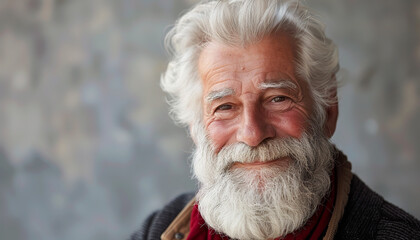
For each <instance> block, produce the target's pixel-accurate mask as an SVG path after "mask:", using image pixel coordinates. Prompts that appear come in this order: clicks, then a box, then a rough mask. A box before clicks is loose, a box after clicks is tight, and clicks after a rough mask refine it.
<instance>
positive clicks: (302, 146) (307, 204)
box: [193, 129, 334, 239]
mask: <svg viewBox="0 0 420 240" xmlns="http://www.w3.org/2000/svg"><path fill="white" fill-rule="evenodd" d="M201 131H202V132H201V134H199V135H200V136H199V137H198V138H197V139H196V140H198V142H197V147H196V149H195V151H194V155H193V171H194V176H195V177H196V178H197V179H198V180H199V182H200V189H199V192H198V194H197V196H196V198H197V201H198V206H199V211H200V214H201V215H202V217H203V218H204V220H205V222H206V223H207V224H208V225H209V226H210V227H211V228H213V229H214V230H216V232H218V233H221V234H225V235H227V236H229V237H230V238H234V239H270V238H278V237H281V236H283V237H284V236H285V235H287V234H288V233H291V232H293V231H295V230H297V229H299V228H300V227H302V226H303V225H304V224H305V223H306V221H307V220H308V219H309V218H310V217H311V216H312V215H313V214H314V212H315V211H316V209H317V207H318V205H319V204H320V203H321V201H322V198H323V197H324V196H325V194H326V193H327V191H328V190H329V187H330V173H331V170H332V167H333V151H334V150H333V149H334V148H333V145H332V144H331V143H330V142H329V140H328V139H327V138H326V137H325V136H324V135H323V134H322V132H321V131H319V129H315V131H314V132H315V133H313V134H311V136H309V135H307V134H303V136H302V137H301V138H300V139H293V138H287V139H273V140H268V141H264V142H263V143H262V144H260V145H259V146H258V147H255V148H251V147H249V146H247V145H246V144H243V143H236V144H233V145H230V146H226V147H224V148H223V149H222V150H221V151H220V152H219V153H218V154H215V151H214V149H213V147H212V146H211V144H210V142H209V141H208V140H207V138H206V137H205V134H204V129H201ZM285 156H288V157H290V159H292V160H291V161H290V162H289V163H288V165H287V166H286V167H285V166H284V165H274V166H272V165H270V167H261V168H257V169H246V168H231V166H232V164H233V163H234V162H241V163H249V162H254V161H256V160H258V161H261V162H264V161H270V160H274V159H278V158H282V157H285Z"/></svg>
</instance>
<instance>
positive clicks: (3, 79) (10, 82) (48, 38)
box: [0, 0, 420, 240]
mask: <svg viewBox="0 0 420 240" xmlns="http://www.w3.org/2000/svg"><path fill="white" fill-rule="evenodd" d="M192 2H193V1H191V0H190V1H186V0H184V1H182V0H177V1H174V0H172V1H168V0H159V1H158V0H121V1H111V0H102V1H99V0H91V1H85V0H56V1H54V0H14V1H11V0H0V239H18V240H19V239H34V240H38V239H39V240H41V239H42V240H50V239H51V240H52V239H63V240H65V239H69V240H70V239H82V240H83V239H98V240H99V239H101V240H106V239H110V240H111V239H124V238H126V237H128V236H129V234H130V233H131V232H133V231H134V230H135V229H136V228H138V226H139V225H140V223H141V222H142V220H143V219H144V218H145V217H146V215H147V214H149V213H150V212H151V211H152V210H154V209H156V208H158V207H160V206H162V204H163V203H165V202H167V201H168V200H169V199H171V198H172V197H174V196H176V195H177V194H178V193H180V192H183V191H188V190H192V189H194V188H195V183H194V181H192V180H191V179H190V173H189V172H190V170H189V167H188V156H189V154H190V152H191V147H192V143H191V141H190V140H189V139H188V137H187V133H186V130H185V129H180V128H177V127H175V126H174V125H173V123H172V121H171V120H170V119H169V117H168V114H167V110H168V109H167V104H166V103H165V97H164V95H163V94H162V93H161V90H160V88H159V76H160V74H161V73H162V72H163V71H164V69H165V66H166V63H167V56H166V54H165V52H164V50H163V47H162V45H163V44H162V42H163V40H162V39H163V36H164V34H165V32H167V30H168V26H169V25H170V24H172V23H173V22H174V20H175V19H176V18H177V17H178V16H179V15H180V13H181V12H182V11H185V9H186V8H188V7H189V6H190V5H191V3H192ZM308 3H309V4H310V6H312V7H313V8H314V9H315V10H316V11H317V12H318V14H319V15H320V16H321V18H322V20H323V21H324V22H325V23H326V31H327V33H328V35H329V36H330V37H331V38H332V39H333V40H334V41H336V43H337V45H338V46H339V51H340V61H341V67H342V68H343V71H342V72H341V76H340V78H341V80H342V82H343V85H344V86H343V87H342V88H341V89H340V92H339V96H340V118H339V123H338V129H337V132H336V135H335V136H334V138H333V140H334V142H335V143H336V144H337V145H338V146H339V147H340V148H341V149H343V151H344V152H345V153H346V154H347V155H348V156H349V158H350V160H351V161H352V163H353V169H354V171H355V172H356V173H357V174H358V175H359V176H361V178H362V179H364V180H365V181H366V182H367V183H368V184H369V185H370V186H371V187H372V188H373V189H374V190H376V191H378V192H380V193H381V194H383V195H384V196H385V197H386V198H387V199H389V200H390V201H392V202H394V203H396V204H398V205H399V206H401V207H402V208H403V209H405V210H407V211H409V212H410V213H412V214H413V215H415V216H416V217H420V205H419V204H418V202H419V201H420V188H419V187H418V186H417V185H418V183H419V182H420V174H418V172H420V157H419V154H420V150H419V141H420V127H419V124H418V123H419V122H420V106H419V105H420V89H419V88H420V72H419V71H420V70H419V69H420V2H419V1H417V0H404V1H403V0H400V1H388V0H387V1H385V0H372V1H362V0H311V1H308Z"/></svg>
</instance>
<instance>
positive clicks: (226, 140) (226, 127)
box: [207, 121, 235, 153]
mask: <svg viewBox="0 0 420 240" xmlns="http://www.w3.org/2000/svg"><path fill="white" fill-rule="evenodd" d="M207 133H208V136H209V140H210V142H211V144H212V145H213V147H214V149H215V152H216V153H218V152H219V151H220V150H221V149H222V148H223V147H224V146H226V145H229V144H231V143H234V138H235V126H234V125H232V124H228V123H226V122H223V121H214V122H212V123H210V124H209V125H208V126H207Z"/></svg>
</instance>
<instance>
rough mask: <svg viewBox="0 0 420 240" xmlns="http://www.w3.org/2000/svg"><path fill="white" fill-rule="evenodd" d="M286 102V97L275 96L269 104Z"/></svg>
mask: <svg viewBox="0 0 420 240" xmlns="http://www.w3.org/2000/svg"><path fill="white" fill-rule="evenodd" d="M286 100H287V97H285V96H277V97H274V98H273V99H271V102H284V101H286Z"/></svg>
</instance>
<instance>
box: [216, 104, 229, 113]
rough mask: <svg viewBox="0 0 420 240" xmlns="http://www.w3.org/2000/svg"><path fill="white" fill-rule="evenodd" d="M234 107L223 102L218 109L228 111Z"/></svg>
mask: <svg viewBox="0 0 420 240" xmlns="http://www.w3.org/2000/svg"><path fill="white" fill-rule="evenodd" d="M230 109H232V105H229V104H222V105H220V106H218V107H217V108H216V111H220V110H221V111H226V110H230Z"/></svg>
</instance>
